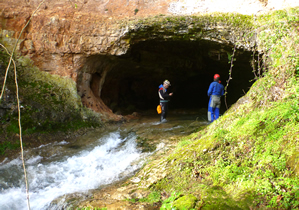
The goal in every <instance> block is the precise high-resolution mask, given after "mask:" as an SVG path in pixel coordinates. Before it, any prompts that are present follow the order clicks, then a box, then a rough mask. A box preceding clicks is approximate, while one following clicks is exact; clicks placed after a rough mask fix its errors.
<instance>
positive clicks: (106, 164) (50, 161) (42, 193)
mask: <svg viewBox="0 0 299 210" xmlns="http://www.w3.org/2000/svg"><path fill="white" fill-rule="evenodd" d="M135 140H136V136H135V135H134V134H130V133H129V134H128V135H127V136H126V137H122V136H121V134H120V132H119V131H116V132H111V133H109V134H107V135H106V136H103V137H101V138H100V139H98V140H96V142H95V143H96V144H94V145H93V146H92V147H90V145H89V147H88V146H86V147H85V148H84V149H83V150H80V151H76V153H73V154H71V155H70V152H66V153H63V152H62V153H63V154H60V155H59V156H57V154H55V155H52V156H51V155H50V156H49V157H42V156H41V155H36V156H32V157H31V158H30V159H28V160H26V168H27V174H28V182H29V191H30V206H31V209H32V210H41V209H47V208H48V207H49V205H50V203H51V201H53V200H54V199H56V198H58V197H59V196H62V195H65V194H69V193H75V192H84V191H87V190H90V189H96V188H98V187H100V186H101V185H104V184H109V183H112V182H114V181H117V180H119V179H121V178H124V177H123V176H125V175H124V174H127V175H128V174H130V173H133V172H134V171H135V170H137V169H138V168H139V167H140V166H141V164H142V163H141V162H140V165H135V164H132V163H133V162H134V163H136V162H137V161H138V160H140V159H141V157H142V154H141V152H140V151H139V150H138V149H137V148H136V141H135ZM66 144H67V142H62V143H60V146H61V147H63V146H64V147H66ZM56 146H57V145H56ZM52 148H53V145H46V146H44V147H43V148H40V150H43V152H47V151H48V152H50V151H51V149H52ZM66 148H67V147H66ZM0 209H1V210H14V209H16V210H22V209H24V210H25V209H27V202H26V193H25V182H24V175H23V168H22V163H21V160H19V159H15V160H12V161H10V162H8V163H1V164H0Z"/></svg>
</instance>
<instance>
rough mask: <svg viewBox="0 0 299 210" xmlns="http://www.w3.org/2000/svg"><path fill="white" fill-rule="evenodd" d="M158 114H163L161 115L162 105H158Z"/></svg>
mask: <svg viewBox="0 0 299 210" xmlns="http://www.w3.org/2000/svg"><path fill="white" fill-rule="evenodd" d="M157 112H158V114H161V113H162V108H161V105H158V106H157Z"/></svg>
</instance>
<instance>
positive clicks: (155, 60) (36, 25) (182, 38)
mask: <svg viewBox="0 0 299 210" xmlns="http://www.w3.org/2000/svg"><path fill="white" fill-rule="evenodd" d="M2 5H3V3H2ZM50 7H51V4H49V5H46V7H43V8H42V9H43V10H42V11H40V12H38V13H37V14H36V15H35V16H34V17H33V18H32V20H31V23H30V24H29V26H28V27H27V28H26V30H25V31H24V33H23V34H22V36H21V40H20V42H19V44H18V45H17V50H18V53H20V54H22V55H24V56H28V57H30V58H31V59H32V60H33V61H34V63H35V65H37V66H38V67H39V68H40V70H42V71H47V72H49V73H51V74H58V75H61V76H66V77H70V78H72V79H73V80H74V81H76V82H77V88H78V94H79V95H80V97H81V99H82V103H83V104H84V105H85V106H87V107H89V108H91V109H93V110H95V111H97V112H101V113H104V114H108V115H110V117H111V116H114V115H113V112H112V111H111V109H114V108H115V107H117V106H123V107H125V106H130V105H133V107H132V108H134V107H135V108H140V109H143V108H144V109H145V108H149V107H150V106H152V104H154V103H155V104H156V103H157V98H156V94H154V95H152V94H151V91H152V90H154V92H156V89H157V86H158V85H159V84H160V83H162V81H163V80H164V79H169V80H171V81H172V82H173V84H176V85H173V87H172V88H173V91H174V92H176V95H178V96H180V95H184V94H186V91H184V86H186V84H188V89H190V90H191V91H190V92H189V91H187V97H186V99H185V100H186V103H184V104H185V105H186V104H188V106H190V108H192V107H193V105H192V103H190V102H192V101H193V99H192V98H199V99H201V98H204V97H206V96H205V94H204V93H205V92H206V89H207V86H208V84H209V83H210V82H211V79H209V78H212V76H213V74H214V73H220V74H222V75H223V78H225V76H226V75H225V74H227V71H228V68H229V66H228V64H227V61H228V60H227V55H226V53H227V52H229V51H231V48H232V47H233V46H234V45H236V48H237V49H238V54H240V55H241V54H244V53H243V51H244V52H250V51H252V49H253V48H254V46H255V44H256V43H255V31H254V30H253V28H252V19H250V18H247V17H245V18H244V21H243V22H242V21H241V22H240V21H239V20H238V24H236V23H234V20H237V19H240V18H242V17H243V16H241V15H240V16H238V15H232V16H227V15H223V16H221V15H220V17H221V18H220V19H219V18H217V17H212V16H209V15H208V16H184V17H177V16H165V15H157V16H149V17H147V18H143V17H142V18H136V17H135V18H133V19H132V18H131V19H130V18H120V19H116V18H111V16H109V15H103V14H95V13H93V12H92V10H91V13H89V14H87V13H84V12H83V11H78V10H76V9H74V8H69V7H67V8H65V9H64V10H63V9H61V8H64V6H61V8H60V7H58V6H57V5H56V6H55V7H54V6H53V8H50ZM18 9H19V10H18ZM21 9H22V10H21ZM55 9H56V10H57V11H55V12H54V10H55ZM16 11H18V12H16ZM30 12H32V8H31V7H30V6H28V7H21V8H18V7H17V6H15V5H13V6H11V7H5V8H4V9H3V11H2V14H1V16H0V18H1V23H2V24H1V33H0V39H1V42H2V43H4V44H5V45H6V46H10V49H12V46H13V45H14V43H15V41H16V39H17V38H18V36H19V34H20V31H21V29H22V27H23V26H24V25H25V23H26V20H28V19H29V17H30V14H31V13H30ZM24 17H25V18H24ZM207 49H208V50H207ZM206 51H208V52H206ZM219 55H220V57H221V59H220V60H219V61H218V56H219ZM245 57H246V56H245ZM242 59H243V58H240V59H237V60H242ZM245 60H246V61H245V62H247V63H248V59H247V58H246V59H245ZM236 65H237V64H236ZM239 65H241V64H239ZM241 68H242V67H240V69H241ZM218 69H225V70H221V72H219V71H220V70H218ZM237 72H238V71H236V72H234V73H235V74H239V73H237ZM240 74H241V73H240ZM111 75H112V76H111ZM186 75H187V76H186ZM241 77H242V75H241ZM107 78H108V79H107ZM239 78H240V77H239ZM246 78H248V77H246ZM120 80H121V81H120ZM234 81H240V83H242V80H241V79H238V80H234ZM223 82H224V83H225V81H223ZM249 86H250V85H249ZM142 87H147V88H146V89H144V88H142ZM203 89H205V91H202V90H203ZM102 90H103V91H102ZM116 90H117V91H116ZM131 90H133V91H131ZM244 91H245V92H246V90H244ZM230 92H234V90H231V91H230ZM128 93H132V95H129V94H128ZM236 94H238V97H239V95H241V94H240V93H236ZM126 97H128V98H126ZM139 98H142V99H143V100H146V102H147V104H148V107H146V106H145V105H144V104H145V103H144V102H142V101H139V100H136V99H139ZM180 98H181V97H177V98H176V97H174V99H173V101H174V103H173V104H174V105H175V106H176V108H180V107H182V106H183V105H182V104H183V103H182V102H181V99H180ZM176 100H177V101H176ZM234 100H235V99H234ZM234 100H232V101H234ZM134 101H135V102H134ZM133 102H134V103H133ZM196 103H197V104H198V106H199V107H200V106H203V104H205V102H202V101H200V100H199V101H196ZM106 105H108V106H109V107H110V108H109V107H108V106H106ZM196 106H197V105H194V107H196ZM113 111H115V110H113Z"/></svg>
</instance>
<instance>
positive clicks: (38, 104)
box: [0, 51, 101, 138]
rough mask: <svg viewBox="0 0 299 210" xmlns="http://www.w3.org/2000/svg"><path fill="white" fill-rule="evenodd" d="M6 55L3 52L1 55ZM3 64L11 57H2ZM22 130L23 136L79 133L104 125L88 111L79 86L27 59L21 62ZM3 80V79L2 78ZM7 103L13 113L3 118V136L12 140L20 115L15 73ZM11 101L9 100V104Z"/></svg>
mask: <svg viewBox="0 0 299 210" xmlns="http://www.w3.org/2000/svg"><path fill="white" fill-rule="evenodd" d="M1 52H2V51H1ZM0 58H1V63H2V64H7V61H8V56H6V55H5V54H3V53H2V56H1V57H0ZM17 73H18V86H19V98H20V102H21V104H20V106H21V126H22V131H23V134H24V135H26V134H32V133H36V132H38V133H48V132H51V133H53V132H56V131H68V130H77V129H79V128H82V127H91V126H99V125H101V117H100V115H98V114H96V113H94V112H93V111H91V110H89V109H87V108H84V107H83V106H82V104H81V99H80V97H79V96H78V94H77V90H76V84H75V82H74V81H72V80H71V79H70V78H64V77H60V76H58V75H51V74H48V73H46V72H42V71H40V70H39V69H38V68H36V67H34V66H33V62H32V61H31V60H30V59H29V58H27V57H19V58H18V59H17ZM1 76H3V75H1ZM7 89H8V90H9V92H8V93H10V95H9V97H8V98H7V97H6V98H7V99H3V100H2V101H1V102H0V103H3V104H4V105H5V104H6V103H8V104H9V106H11V107H12V108H11V109H6V112H5V113H4V115H3V116H2V117H1V123H2V124H4V125H5V126H2V127H1V129H0V132H1V133H3V134H4V135H3V136H6V138H8V136H9V135H14V134H16V133H19V125H18V111H17V106H16V105H17V103H16V97H15V91H16V88H15V84H14V73H13V71H12V70H10V71H9V75H8V80H7ZM8 99H9V100H8Z"/></svg>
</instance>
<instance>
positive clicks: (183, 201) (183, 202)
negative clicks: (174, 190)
mask: <svg viewBox="0 0 299 210" xmlns="http://www.w3.org/2000/svg"><path fill="white" fill-rule="evenodd" d="M196 202H197V198H196V197H195V196H194V195H192V194H188V195H184V196H183V197H180V198H178V199H177V200H175V201H174V202H173V206H174V207H175V208H176V209H178V210H187V209H193V208H194V206H195V205H196Z"/></svg>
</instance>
